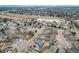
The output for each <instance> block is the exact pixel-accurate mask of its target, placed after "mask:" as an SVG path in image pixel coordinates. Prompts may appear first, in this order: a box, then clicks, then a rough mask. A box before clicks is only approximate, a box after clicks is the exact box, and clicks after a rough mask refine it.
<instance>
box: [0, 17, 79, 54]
mask: <svg viewBox="0 0 79 59" xmlns="http://www.w3.org/2000/svg"><path fill="white" fill-rule="evenodd" d="M76 29H78V28H77V27H75V25H73V24H72V22H71V21H67V20H64V19H60V18H56V17H54V18H49V19H47V18H38V19H17V20H14V19H13V20H12V19H2V18H0V52H3V53H21V52H23V53H66V52H79V51H78V48H79V44H78V43H79V37H78V31H77V30H76ZM64 45H65V47H64ZM76 49H77V51H76Z"/></svg>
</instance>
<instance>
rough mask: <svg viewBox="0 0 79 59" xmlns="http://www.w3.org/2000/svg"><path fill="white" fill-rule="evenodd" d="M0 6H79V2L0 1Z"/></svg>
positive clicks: (77, 0)
mask: <svg viewBox="0 0 79 59" xmlns="http://www.w3.org/2000/svg"><path fill="white" fill-rule="evenodd" d="M0 5H79V0H0Z"/></svg>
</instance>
